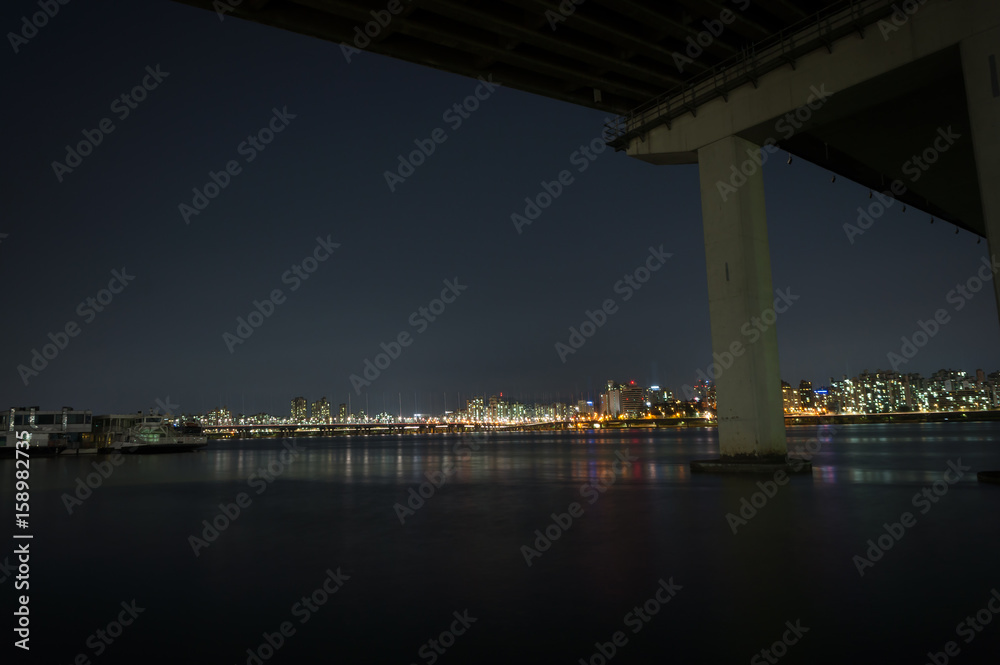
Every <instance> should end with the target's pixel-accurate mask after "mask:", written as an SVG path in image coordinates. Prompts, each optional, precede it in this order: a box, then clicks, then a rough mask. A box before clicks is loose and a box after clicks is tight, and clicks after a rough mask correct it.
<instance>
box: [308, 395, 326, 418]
mask: <svg viewBox="0 0 1000 665" xmlns="http://www.w3.org/2000/svg"><path fill="white" fill-rule="evenodd" d="M311 420H312V422H314V423H329V422H330V403H329V402H327V401H326V397H320V398H319V400H318V401H316V402H313V403H312V413H311Z"/></svg>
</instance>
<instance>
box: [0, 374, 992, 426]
mask: <svg viewBox="0 0 1000 665" xmlns="http://www.w3.org/2000/svg"><path fill="white" fill-rule="evenodd" d="M952 384H955V385H952ZM612 387H614V389H615V390H622V391H624V390H625V389H630V388H634V389H635V390H637V391H642V393H641V397H640V398H639V402H638V403H640V404H641V403H643V402H645V405H646V407H649V406H650V405H651V404H650V403H649V401H648V400H649V399H650V395H651V394H654V393H658V394H659V395H660V397H661V399H660V401H659V402H656V401H655V398H654V402H653V404H652V406H656V404H657V403H659V404H663V403H667V402H674V403H678V404H680V403H695V402H702V403H706V402H707V403H708V405H709V407H710V409H711V410H713V411H714V408H715V389H714V382H713V381H711V380H708V381H707V382H706V381H700V380H699V381H695V382H694V384H690V385H689V384H685V385H684V386H682V388H681V390H680V391H675V390H673V389H672V388H671V387H669V386H660V385H658V384H643V383H641V382H636V381H635V380H626V381H616V380H607V381H606V382H605V384H604V386H603V387H602V388H600V389H598V392H596V393H589V392H585V393H562V394H551V393H550V394H544V393H538V394H536V396H535V397H526V396H524V395H512V394H510V393H509V392H507V393H506V395H505V393H504V391H478V392H477V391H465V392H463V391H455V392H454V393H453V395H454V398H453V399H452V400H451V401H449V398H448V396H447V395H445V394H442V395H440V397H441V398H442V399H441V404H442V407H441V409H436V408H435V407H434V406H433V400H432V401H431V402H429V403H428V404H429V406H428V407H427V408H422V407H420V406H419V404H420V399H419V396H418V395H414V396H413V397H414V398H413V401H406V400H404V399H403V394H402V393H399V392H397V394H396V401H393V400H392V399H391V395H389V394H388V393H385V392H383V393H382V394H381V395H380V397H381V399H380V400H378V401H373V399H372V396H371V395H368V394H363V395H362V396H361V397H360V398H352V396H351V395H347V396H346V398H345V399H346V401H344V402H338V398H336V397H332V398H330V399H328V397H327V395H325V394H324V395H322V396H320V397H319V398H317V399H315V400H312V399H311V398H310V397H308V396H305V395H298V396H295V397H292V398H291V399H290V402H289V404H290V406H289V407H288V408H287V409H284V411H283V409H282V407H280V406H279V407H278V408H274V407H273V406H272V407H271V408H270V409H267V410H263V409H247V408H246V407H245V405H243V406H242V408H235V407H231V406H230V404H228V403H220V404H217V405H214V406H213V407H211V408H209V409H203V410H185V409H183V408H181V405H180V404H174V403H173V402H172V401H171V399H170V398H169V396H168V397H167V399H166V400H164V399H159V398H158V399H157V400H156V402H155V405H153V406H148V407H145V408H140V409H94V408H91V407H90V405H86V406H85V407H84V408H85V409H86V410H88V411H91V412H93V413H120V414H127V413H136V412H143V413H146V412H149V413H156V414H163V415H167V414H169V415H172V416H175V417H180V416H195V417H199V418H200V417H202V416H204V417H206V418H207V419H208V420H211V419H212V417H213V415H214V414H222V413H224V414H227V416H226V417H232V418H235V417H236V416H240V417H245V418H247V419H248V421H249V420H250V419H251V418H257V417H260V416H266V417H267V418H268V419H270V420H273V421H275V422H278V421H281V422H290V423H292V422H297V423H309V422H327V423H336V422H351V421H352V419H354V418H357V417H365V416H367V417H368V418H376V417H381V416H391V417H393V418H396V417H397V416H398V418H400V419H414V418H420V417H424V418H440V417H442V416H447V415H448V414H463V413H465V412H466V411H468V410H469V408H470V407H469V405H470V404H471V403H472V402H473V401H474V400H478V401H479V403H480V408H482V409H486V408H487V406H486V403H487V400H489V401H495V402H499V403H503V404H508V405H510V404H515V405H518V406H520V407H524V408H527V409H528V410H529V411H530V410H531V409H535V410H537V408H538V407H540V406H542V407H545V408H550V407H553V406H556V407H560V406H561V407H563V408H564V409H568V411H566V412H565V414H564V415H566V414H568V415H572V413H573V411H572V410H573V408H574V407H577V412H581V413H582V405H583V404H584V403H587V404H589V406H590V408H591V412H592V413H596V414H607V413H610V412H612V411H614V413H613V415H620V414H627V412H628V411H629V408H628V407H627V406H626V405H625V403H626V401H627V400H628V399H631V400H632V401H633V406H634V405H635V404H636V402H635V399H636V398H635V397H632V398H626V397H625V396H624V393H622V394H621V396H620V397H617V396H616V397H615V398H613V400H612V401H611V403H610V404H609V403H606V401H605V398H606V396H607V395H606V393H608V392H610V390H611V389H612ZM862 388H863V389H862ZM602 390H603V391H604V392H601V391H602ZM780 390H781V393H782V397H783V402H784V411H785V414H786V415H789V414H794V413H797V412H804V411H815V412H817V413H823V412H829V413H848V414H849V413H890V412H891V413H902V412H906V411H936V410H946V409H945V408H943V407H941V406H940V404H943V402H942V403H939V398H940V397H941V393H953V395H952V396H951V397H948V398H947V399H946V400H945V402H946V403H947V404H948V405H949V406H951V407H954V409H955V410H960V409H966V408H968V409H976V410H979V409H986V410H992V409H997V408H1000V369H998V370H993V371H987V370H984V369H981V368H977V369H975V370H971V371H969V370H955V369H951V368H947V369H946V368H940V369H938V370H935V371H934V372H932V373H931V374H930V375H929V376H926V377H925V376H924V375H923V374H922V373H920V372H896V371H895V370H883V369H881V368H876V369H875V370H873V371H869V370H867V369H866V370H863V371H862V372H861V373H859V374H857V375H855V376H853V377H851V376H847V375H842V376H841V377H840V378H836V377H830V380H829V382H824V383H822V384H821V383H814V382H812V381H809V380H807V379H800V380H799V381H798V382H797V383H795V382H788V381H785V380H784V379H782V381H781V386H780ZM803 391H806V392H808V395H809V396H808V398H807V397H806V393H805V392H803ZM970 391H971V392H970ZM866 392H867V395H866V394H865V393H866ZM973 392H974V393H975V395H973V394H972V393H973ZM376 397H378V396H376ZM407 398H408V396H407ZM706 398H707V400H706ZM800 398H801V403H802V406H801V408H800V406H799V400H800ZM793 403H794V404H793ZM373 404H374V406H373ZM790 404H791V406H790ZM833 404H836V405H837V406H831V405H833ZM404 405H406V407H409V405H413V407H412V408H404ZM613 405H617V406H613ZM902 405H905V408H900V407H901V406H902ZM932 406H933V407H934V408H931V407H932ZM939 407H940V408H939ZM11 408H12V409H19V410H20V409H37V410H40V411H49V410H52V409H54V408H55V407H54V406H52V405H31V406H30V407H28V406H26V405H24V404H18V405H16V406H12V407H11ZM63 408H70V407H63ZM642 410H643V411H644V413H643V414H642V415H645V414H646V412H649V409H648V408H647V409H642ZM284 412H287V413H289V417H287V418H285V417H283V416H282V415H281V414H282V413H284ZM316 414H319V415H318V416H317V415H316ZM404 414H405V415H404ZM522 415H523V414H522ZM633 415H636V414H633ZM654 415H657V416H658V417H659V416H665V415H667V413H666V412H663V411H661V412H659V413H657V414H654ZM637 417H638V416H637Z"/></svg>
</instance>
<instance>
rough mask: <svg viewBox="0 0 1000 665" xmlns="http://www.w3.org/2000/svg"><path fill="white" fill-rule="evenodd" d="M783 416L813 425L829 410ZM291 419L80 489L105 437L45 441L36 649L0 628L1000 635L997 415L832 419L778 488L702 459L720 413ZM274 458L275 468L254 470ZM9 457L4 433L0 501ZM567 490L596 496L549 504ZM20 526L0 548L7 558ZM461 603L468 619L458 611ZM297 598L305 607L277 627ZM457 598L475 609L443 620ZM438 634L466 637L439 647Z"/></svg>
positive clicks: (143, 461)
mask: <svg viewBox="0 0 1000 665" xmlns="http://www.w3.org/2000/svg"><path fill="white" fill-rule="evenodd" d="M788 433H789V446H790V448H792V449H796V448H802V447H803V446H804V444H805V443H806V442H807V440H808V439H810V438H811V437H815V436H816V434H817V431H816V429H815V428H790V429H789V432H788ZM286 443H288V444H289V445H291V444H292V443H293V442H291V441H289V442H286ZM294 444H295V445H297V446H298V448H299V449H300V450H301V452H299V453H297V454H296V455H295V456H294V457H290V454H289V453H284V462H283V461H282V459H283V458H282V451H283V450H285V448H284V447H283V443H282V442H281V441H277V440H244V441H226V442H213V443H212V444H211V445H210V446H209V448H208V449H207V450H206V451H203V452H200V453H195V454H184V455H163V456H135V457H128V458H126V459H125V460H124V461H123V463H122V464H121V465H120V466H118V467H116V468H114V470H113V472H112V473H111V474H110V476H109V477H108V478H107V479H106V480H104V481H103V482H102V484H101V486H100V487H98V488H97V489H95V490H93V492H92V495H91V496H89V497H88V498H86V499H85V500H84V501H83V502H82V504H80V505H72V506H71V508H72V513H70V512H69V509H68V508H67V507H66V499H65V496H69V495H71V493H72V492H73V491H74V487H75V486H76V483H77V479H78V478H85V477H86V476H87V474H88V473H92V472H93V471H94V469H93V466H92V464H93V463H95V462H98V463H99V462H101V461H105V460H107V459H108V458H95V457H93V456H81V457H78V458H69V459H67V458H60V459H54V460H41V459H39V460H35V461H33V462H32V467H31V471H32V476H31V482H32V521H31V532H32V533H34V534H35V538H34V540H33V541H32V543H31V552H32V559H31V617H32V621H33V624H32V625H33V631H32V639H31V645H32V650H31V654H30V657H29V658H27V659H23V658H22V656H23V654H22V653H21V652H19V651H18V650H15V649H13V648H12V647H11V646H10V644H9V643H8V644H7V645H5V646H4V647H3V649H4V652H5V653H8V654H13V655H15V656H17V661H16V662H37V663H46V664H49V665H59V664H62V663H73V662H74V658H76V657H77V655H78V654H85V656H86V657H87V658H89V660H90V662H91V663H95V664H97V663H100V664H105V663H135V662H140V663H142V662H145V663H157V662H164V663H187V662H191V663H212V664H215V663H219V664H233V663H240V664H243V663H247V662H248V658H250V656H248V654H247V649H252V650H254V651H257V653H258V654H260V655H261V656H269V657H268V658H267V659H266V660H262V661H261V662H267V663H339V662H344V663H400V664H402V665H405V664H407V663H430V662H432V659H433V661H434V662H439V663H442V664H444V665H447V664H448V663H567V664H575V663H579V662H580V660H579V659H583V662H585V663H591V662H592V663H594V664H595V665H596V664H598V663H601V662H602V659H603V658H604V656H594V654H595V653H597V652H596V649H597V647H596V646H595V643H602V644H604V643H607V645H606V646H602V649H604V650H605V652H606V653H608V654H610V653H611V651H610V649H611V648H612V647H613V636H614V634H615V633H616V631H621V632H622V635H620V636H619V641H620V643H621V645H620V646H615V647H614V649H615V654H614V656H613V657H611V658H610V660H609V661H608V662H609V663H614V664H615V665H617V664H618V663H666V662H677V663H747V662H751V660H752V659H753V658H754V656H755V654H759V653H760V651H761V649H765V648H770V647H771V645H772V644H773V643H774V642H775V641H781V640H782V637H783V635H785V634H787V635H788V636H789V637H792V634H791V633H788V632H787V631H788V628H787V626H786V622H791V623H792V624H793V625H794V624H795V623H796V622H799V624H800V625H801V626H802V627H803V628H808V631H807V632H803V633H802V635H801V637H800V638H799V639H798V640H797V642H796V643H795V644H792V645H791V646H788V647H787V648H785V647H784V646H779V647H777V649H776V650H775V653H776V654H779V655H783V657H781V658H780V659H777V660H780V662H782V663H914V664H921V663H926V662H928V657H927V654H928V652H939V651H942V650H943V649H944V648H945V645H946V643H947V642H948V641H955V642H956V646H957V647H958V649H959V650H960V652H959V655H957V656H953V657H952V658H951V659H950V660H951V662H955V663H959V664H966V663H997V662H1000V616H998V617H997V618H996V619H995V620H992V616H991V613H990V611H989V610H986V611H985V612H984V613H983V614H982V615H981V616H982V617H984V618H986V617H989V618H991V622H990V623H989V624H988V625H983V626H980V630H979V631H978V632H976V631H973V630H972V629H966V630H965V632H964V633H963V634H962V635H959V634H957V633H956V627H957V625H958V624H959V622H961V621H964V620H965V618H966V617H968V616H975V615H976V613H977V612H978V611H980V610H983V608H986V607H987V603H988V601H989V599H990V595H991V590H993V589H1000V568H998V565H997V564H998V560H1000V558H998V546H1000V510H998V507H1000V486H995V485H984V484H980V483H978V482H977V481H976V478H975V472H976V471H979V470H984V469H1000V424H998V423H967V424H959V423H943V424H930V425H912V426H910V425H855V426H838V428H837V430H836V431H835V432H834V433H832V435H830V436H829V440H827V441H826V442H824V443H822V444H821V447H820V449H819V451H818V452H817V453H816V454H815V455H814V456H813V464H814V469H813V472H812V474H811V475H804V476H798V477H795V478H793V479H792V480H791V481H790V482H789V483H788V484H787V485H785V486H781V487H777V488H775V489H776V490H777V491H775V492H773V494H774V496H773V497H771V498H768V499H767V501H766V503H764V502H763V499H764V498H765V497H764V495H763V494H759V495H758V496H757V497H754V496H753V495H754V493H755V492H760V491H761V490H760V487H759V486H758V485H757V482H758V481H760V482H765V481H766V480H767V478H766V477H722V476H714V475H692V474H691V473H690V472H689V470H688V462H689V461H690V460H692V459H700V458H705V457H711V456H712V455H713V454H715V453H716V452H717V439H716V436H715V431H714V430H703V429H694V430H685V431H660V432H644V431H630V432H624V433H620V432H616V433H607V432H605V433H590V434H573V433H540V434H509V435H492V436H467V437H459V436H451V437H433V438H432V437H427V438H418V437H352V438H336V439H296V440H295V441H294ZM464 451H467V452H464ZM626 455H627V456H630V457H631V458H633V459H630V460H629V461H628V462H622V463H618V464H615V462H616V460H617V459H620V458H621V457H623V456H626ZM959 460H960V463H961V464H962V465H964V466H966V467H971V470H970V471H968V472H966V473H965V475H964V477H962V478H961V479H957V481H956V482H954V483H953V484H949V483H947V482H938V485H937V488H938V490H939V492H942V493H943V496H940V497H937V496H935V497H934V498H935V499H937V501H936V502H934V503H931V502H930V500H923V499H921V500H919V502H918V504H917V505H914V502H913V499H914V496H915V495H919V493H920V492H921V490H922V489H923V488H925V487H933V484H934V483H935V482H936V481H943V480H944V479H945V477H946V474H945V472H946V471H948V470H949V462H952V463H954V464H956V465H957V464H959ZM269 466H270V469H271V472H273V475H271V476H270V480H267V479H266V478H262V477H261V476H260V475H254V474H257V473H258V471H259V470H261V469H263V470H266V469H267V468H268V467H269ZM13 470H14V467H13V462H9V461H0V472H2V473H3V474H4V477H3V480H2V481H0V487H2V496H3V505H4V506H5V508H4V510H5V514H6V515H7V516H6V517H5V519H4V523H5V524H12V523H13V508H12V504H13V496H12V487H11V485H12V481H11V478H12V476H13ZM434 472H449V473H447V476H446V478H445V479H444V481H443V483H442V484H441V486H440V488H435V489H434V492H433V494H432V495H430V496H428V497H427V498H425V499H423V501H424V503H423V505H420V504H419V503H417V502H416V500H415V499H410V500H411V501H413V505H414V506H416V508H415V509H413V510H412V513H407V512H406V511H404V510H403V509H402V507H401V506H405V505H406V503H407V501H408V498H410V497H411V495H410V494H409V490H411V489H413V490H414V491H415V492H416V491H419V488H420V485H421V483H424V482H426V481H427V475H426V474H427V473H432V474H433V473H434ZM956 475H957V474H956V473H955V472H949V473H948V474H947V477H948V478H949V479H951V480H956ZM436 477H437V479H438V480H440V476H436ZM602 478H603V479H604V484H605V485H607V486H606V487H605V486H604V485H602V488H603V489H605V490H606V491H603V492H600V491H598V490H597V489H595V488H594V484H600V483H601V479H602ZM93 479H96V476H95V477H93V478H92V480H93ZM612 480H613V483H611V481H612ZM588 485H589V486H590V488H587V486H588ZM430 488H431V487H430V486H429V485H428V486H425V487H424V493H425V494H430V492H429V490H430ZM769 489H770V488H769ZM68 493H69V494H68ZM241 493H244V494H245V498H244V503H245V504H246V503H247V500H249V505H245V507H243V508H241V509H240V510H241V514H240V515H239V516H238V517H237V518H235V519H233V520H231V521H230V522H229V524H228V525H226V520H227V519H228V518H226V519H224V518H222V517H219V515H220V508H219V504H220V503H221V504H230V503H237V498H238V496H239V495H240V494H241ZM743 499H747V501H751V500H755V501H756V502H757V504H758V505H760V506H762V507H760V508H758V509H757V514H756V515H752V516H750V518H749V519H748V520H747V521H746V523H745V524H744V523H737V522H736V521H735V518H734V517H730V518H729V520H727V514H733V515H739V512H740V508H741V501H742V500H743ZM574 502H575V503H577V504H579V510H578V511H577V513H578V514H579V513H580V512H581V511H582V515H580V516H579V517H577V518H574V519H573V521H572V523H571V524H570V525H569V526H568V527H567V528H565V529H563V528H561V527H556V526H553V518H552V514H553V513H557V514H561V513H567V511H568V510H569V507H570V505H571V504H573V503H574ZM744 510H745V511H746V510H747V509H746V508H744ZM904 512H910V513H912V515H913V518H914V520H915V524H913V526H912V527H910V528H905V529H903V530H902V532H901V533H902V537H901V538H900V539H899V540H898V541H896V540H893V541H892V542H893V544H892V547H891V549H889V550H888V551H885V552H884V553H882V556H881V558H880V559H879V560H878V561H875V562H874V565H872V566H865V567H864V575H863V576H862V575H860V574H859V571H858V567H857V563H856V560H854V557H855V555H861V556H865V552H866V550H868V549H869V545H868V543H867V541H868V540H869V539H873V540H877V539H878V538H879V536H882V535H883V534H885V533H886V532H885V529H884V527H883V525H884V524H886V523H889V524H892V523H896V522H899V521H900V516H901V514H902V513H904ZM400 515H402V518H403V523H401V519H400ZM744 515H749V513H747V512H745V513H744ZM215 518H218V520H219V522H218V523H219V525H221V526H225V528H224V529H223V530H220V531H219V532H218V534H217V536H215V537H214V540H212V542H208V539H207V538H206V539H205V543H203V545H204V546H200V547H199V546H198V545H197V544H195V545H192V537H198V538H204V537H205V536H206V535H208V536H212V533H211V532H209V533H208V534H206V533H204V532H205V524H204V523H203V520H208V521H209V522H211V521H212V520H213V519H215ZM563 519H564V523H565V518H563ZM731 522H732V523H733V524H735V528H736V533H735V534H734V532H733V527H732V526H731ZM547 527H548V528H549V532H550V534H555V535H557V536H558V539H557V540H555V541H553V542H551V543H550V544H549V545H548V547H547V548H546V549H545V551H540V550H541V548H542V547H545V545H546V543H544V542H540V543H539V545H540V547H539V551H538V554H539V556H532V555H531V554H530V553H528V556H530V558H531V565H530V566H529V565H527V563H526V554H525V552H526V551H527V550H524V549H522V547H523V546H527V547H531V548H534V547H536V542H535V541H536V539H537V534H536V533H535V531H536V529H537V530H540V531H542V532H544V531H545V530H546V528H547ZM8 531H9V532H13V531H14V529H13V528H12V527H8ZM9 536H10V533H8V534H7V535H6V537H5V539H6V540H7V542H8V543H10V542H12V541H11V540H10V539H9ZM890 539H891V537H888V536H887V537H885V538H883V542H888V541H889V540H890ZM196 547H197V548H198V552H197V555H196V554H195V552H194V549H195V548H196ZM12 549H13V546H7V551H6V552H0V556H3V555H7V559H6V561H3V562H2V563H6V564H7V565H9V564H10V562H15V563H16V559H15V557H14V556H13V555H12V554H11V553H10V551H11V550H12ZM876 554H877V552H876ZM328 570H332V571H333V572H334V573H337V572H338V570H339V572H340V578H339V579H340V581H339V582H332V581H328V582H327V587H328V589H333V588H336V587H337V584H340V586H339V589H338V590H337V591H336V593H334V594H332V595H330V596H329V598H328V599H327V600H326V602H325V604H322V605H320V604H319V603H318V602H317V601H315V600H314V601H313V602H314V603H315V604H313V605H312V608H313V609H309V608H308V607H307V606H305V605H302V604H299V605H296V604H297V603H301V601H302V599H303V597H308V596H310V595H311V594H313V592H314V591H317V590H318V589H322V585H323V583H324V580H325V579H326V578H327V576H328V573H327V571H328ZM0 579H3V580H4V581H3V582H2V583H0V589H2V590H3V591H4V593H3V598H4V601H3V602H4V610H5V611H4V616H5V617H6V618H5V619H4V623H5V626H6V627H5V629H4V634H5V635H7V636H10V635H11V631H10V627H12V618H11V612H13V610H14V595H15V591H14V589H13V583H14V580H13V579H12V575H9V574H8V573H7V572H6V571H5V570H0ZM661 580H663V581H664V583H665V584H666V585H668V586H669V584H670V583H671V581H672V583H673V585H674V587H673V588H674V592H673V596H672V597H670V596H669V595H667V594H666V593H665V592H663V591H661V592H660V598H661V599H664V598H669V602H667V603H665V604H661V603H660V602H659V601H656V600H653V599H655V598H656V593H657V590H658V589H661V588H663V587H662V586H661V584H660V581H661ZM678 587H679V588H678ZM325 594H326V591H323V592H321V593H317V595H316V596H315V597H314V598H315V599H320V600H322V599H323V597H324V596H325ZM998 597H1000V594H998ZM133 599H134V600H135V602H136V605H137V606H138V607H140V608H143V611H142V612H141V613H139V615H138V617H137V618H136V619H135V620H134V622H132V623H131V625H129V626H126V627H124V628H123V629H122V630H121V632H120V633H118V628H117V627H116V626H112V627H111V633H116V634H117V637H109V638H108V639H109V640H110V641H111V643H110V644H108V643H107V640H105V641H103V642H102V641H101V638H99V637H98V636H97V634H96V631H97V630H98V629H107V628H108V624H109V623H112V622H114V621H116V619H117V618H118V617H119V614H121V613H122V607H121V603H122V602H123V601H126V602H131V601H132V600H133ZM647 601H649V603H648V604H647ZM644 604H647V605H646V607H647V608H648V610H643V609H642V606H643V605H644ZM637 606H638V607H639V609H640V611H641V612H642V616H643V617H644V619H641V618H638V616H639V615H638V614H636V613H635V612H634V608H636V607H637ZM994 607H995V608H1000V602H998V601H994ZM653 610H655V614H653V613H652V612H653ZM455 612H458V613H459V615H461V614H462V613H463V612H465V613H466V616H468V617H472V618H475V621H474V622H471V625H468V627H467V628H463V626H462V624H461V623H457V622H456V619H455V615H454V614H453V613H455ZM647 612H648V613H647ZM630 613H631V615H630ZM126 618H127V615H126ZM303 619H305V621H304V622H303ZM283 622H290V624H289V625H288V626H286V630H287V629H289V628H292V629H294V633H291V631H290V630H289V633H290V636H288V637H284V638H280V637H277V636H276V637H275V638H273V639H272V641H273V642H277V641H278V640H279V639H280V640H282V641H283V644H282V645H281V646H280V648H278V649H277V650H276V652H274V653H271V652H270V647H265V648H264V649H262V650H261V649H260V648H259V647H260V645H261V644H265V645H266V644H267V642H266V641H265V638H264V634H265V633H268V634H275V633H279V631H280V626H281V624H282V623H283ZM467 622H468V620H467ZM453 626H454V628H455V629H456V632H458V631H464V632H463V634H461V635H458V636H457V637H454V638H452V637H451V636H449V635H445V636H443V637H442V636H441V634H442V632H445V631H449V629H451V628H452V627H453ZM279 635H280V633H279ZM969 635H972V636H973V638H972V639H971V641H969V642H966V640H967V639H969V637H968V636H969ZM8 639H11V638H10V637H8ZM431 639H434V640H441V644H444V645H445V646H447V647H448V648H444V647H442V646H441V645H440V644H439V645H438V651H434V649H433V647H432V646H431V645H429V644H428V641H429V640H431ZM792 639H794V638H792ZM11 641H13V640H12V639H11ZM98 651H100V653H98ZM441 651H443V653H439V652H441ZM786 651H787V653H785V652H786ZM771 657H772V658H774V656H773V655H772V656H771ZM4 662H11V661H9V660H8V659H7V658H5V659H4ZM249 662H251V663H256V662H258V661H257V660H256V659H250V660H249ZM753 662H757V663H766V662H768V661H767V660H765V659H764V658H758V659H757V660H755V661H753Z"/></svg>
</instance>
